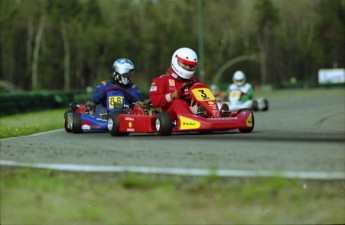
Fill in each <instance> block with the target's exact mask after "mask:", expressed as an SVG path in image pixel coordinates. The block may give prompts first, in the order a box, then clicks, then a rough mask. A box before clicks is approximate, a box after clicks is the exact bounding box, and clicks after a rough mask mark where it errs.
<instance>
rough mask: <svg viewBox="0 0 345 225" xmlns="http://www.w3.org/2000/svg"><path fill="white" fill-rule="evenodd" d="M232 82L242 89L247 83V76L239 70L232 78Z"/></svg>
mask: <svg viewBox="0 0 345 225" xmlns="http://www.w3.org/2000/svg"><path fill="white" fill-rule="evenodd" d="M232 80H233V81H234V83H235V84H236V85H237V86H238V87H241V86H243V84H244V83H245V82H246V75H245V74H244V73H243V72H242V71H240V70H238V71H236V72H235V73H234V75H233V76H232Z"/></svg>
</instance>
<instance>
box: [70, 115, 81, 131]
mask: <svg viewBox="0 0 345 225" xmlns="http://www.w3.org/2000/svg"><path fill="white" fill-rule="evenodd" d="M72 118H73V119H72V127H71V131H72V132H73V133H74V134H80V133H83V129H82V128H81V114H80V113H73V116H72Z"/></svg>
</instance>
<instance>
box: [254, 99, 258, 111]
mask: <svg viewBox="0 0 345 225" xmlns="http://www.w3.org/2000/svg"><path fill="white" fill-rule="evenodd" d="M252 108H253V110H254V111H255V112H256V111H259V103H258V100H256V99H255V100H253V107H252Z"/></svg>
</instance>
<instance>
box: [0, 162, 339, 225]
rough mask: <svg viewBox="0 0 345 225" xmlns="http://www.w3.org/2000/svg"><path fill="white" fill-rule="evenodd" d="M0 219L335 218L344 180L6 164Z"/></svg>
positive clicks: (249, 220) (321, 221)
mask: <svg viewBox="0 0 345 225" xmlns="http://www.w3.org/2000/svg"><path fill="white" fill-rule="evenodd" d="M0 169H1V173H0V178H1V183H0V191H1V205H0V206H1V208H0V209H1V211H0V223H1V224H91V223H94V224H248V223H250V224H268V223H272V224H279V223H280V224H282V223H283V224H296V223H298V224H302V223H307V224H325V223H327V224H336V223H343V222H344V221H345V215H344V214H343V212H344V211H343V209H345V203H344V201H343V200H344V197H345V194H344V181H341V182H340V181H333V182H330V181H329V182H322V181H298V180H287V179H283V178H264V179H258V178H256V179H249V178H243V179H239V178H236V179H233V178H226V179H224V178H219V177H214V176H209V177H182V176H161V175H139V174H118V173H74V172H68V173H67V172H56V171H50V170H40V169H20V168H8V167H1V168H0Z"/></svg>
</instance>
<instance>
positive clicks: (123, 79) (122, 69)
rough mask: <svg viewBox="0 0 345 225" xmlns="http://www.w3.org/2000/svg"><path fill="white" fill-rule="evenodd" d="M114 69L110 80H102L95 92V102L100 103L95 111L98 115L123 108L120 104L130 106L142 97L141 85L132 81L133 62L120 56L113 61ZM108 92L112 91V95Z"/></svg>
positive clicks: (93, 99)
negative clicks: (105, 111)
mask: <svg viewBox="0 0 345 225" xmlns="http://www.w3.org/2000/svg"><path fill="white" fill-rule="evenodd" d="M113 70H114V71H113V74H112V75H111V78H110V80H106V81H102V82H101V83H100V84H99V85H98V86H97V87H96V89H95V91H94V93H93V96H92V101H93V103H95V104H100V105H99V106H98V107H97V108H96V112H95V114H96V116H97V117H98V116H99V115H100V113H101V111H104V110H108V111H109V112H114V111H119V110H122V108H123V107H118V106H119V105H120V106H124V107H126V106H127V107H128V106H130V105H131V104H133V103H135V102H138V101H141V99H142V95H141V92H140V89H139V87H138V86H137V85H136V84H134V83H133V82H132V81H131V77H132V75H133V74H134V64H133V62H132V61H131V60H129V59H127V58H119V59H117V60H115V62H114V63H113ZM107 92H112V93H111V96H110V95H109V94H108V95H107ZM107 96H108V97H107ZM115 103H117V104H115ZM102 108H103V109H102Z"/></svg>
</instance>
